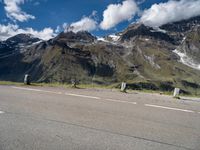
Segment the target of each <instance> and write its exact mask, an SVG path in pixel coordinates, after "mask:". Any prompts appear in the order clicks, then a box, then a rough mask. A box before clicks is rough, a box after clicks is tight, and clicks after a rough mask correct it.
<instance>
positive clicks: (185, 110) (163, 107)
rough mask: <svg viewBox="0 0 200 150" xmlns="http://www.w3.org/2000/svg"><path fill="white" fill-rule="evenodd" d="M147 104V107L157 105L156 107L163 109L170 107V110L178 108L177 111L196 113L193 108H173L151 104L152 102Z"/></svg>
mask: <svg viewBox="0 0 200 150" xmlns="http://www.w3.org/2000/svg"><path fill="white" fill-rule="evenodd" d="M145 106H147V107H155V108H162V109H168V110H176V111H182V112H188V113H194V111H192V110H187V109H180V108H173V107H166V106H159V105H151V104H145Z"/></svg>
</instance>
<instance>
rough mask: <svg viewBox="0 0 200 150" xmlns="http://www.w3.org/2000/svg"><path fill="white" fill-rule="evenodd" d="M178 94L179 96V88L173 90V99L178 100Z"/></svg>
mask: <svg viewBox="0 0 200 150" xmlns="http://www.w3.org/2000/svg"><path fill="white" fill-rule="evenodd" d="M179 94H180V89H179V88H175V89H174V94H173V97H174V98H180V97H179Z"/></svg>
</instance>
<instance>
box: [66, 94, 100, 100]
mask: <svg viewBox="0 0 200 150" xmlns="http://www.w3.org/2000/svg"><path fill="white" fill-rule="evenodd" d="M65 95H67V96H76V97H83V98H92V99H101V98H100V97H94V96H88V95H80V94H72V93H65Z"/></svg>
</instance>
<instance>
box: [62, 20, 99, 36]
mask: <svg viewBox="0 0 200 150" xmlns="http://www.w3.org/2000/svg"><path fill="white" fill-rule="evenodd" d="M63 28H64V31H65V32H68V31H73V32H75V33H76V32H79V31H88V32H90V31H93V30H95V29H96V28H97V22H96V21H95V20H94V19H92V18H91V17H83V18H82V19H81V20H80V21H77V22H73V23H71V24H70V25H68V24H67V23H64V24H63Z"/></svg>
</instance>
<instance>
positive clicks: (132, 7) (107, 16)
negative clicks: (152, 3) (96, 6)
mask: <svg viewBox="0 0 200 150" xmlns="http://www.w3.org/2000/svg"><path fill="white" fill-rule="evenodd" d="M138 11H139V8H138V6H137V3H136V2H135V1H134V0H125V1H123V2H122V4H110V5H108V7H107V9H106V10H104V12H103V21H102V22H101V23H100V28H101V29H103V30H108V29H110V28H113V27H115V26H116V25H117V24H119V23H121V22H123V21H126V20H131V19H132V18H133V17H134V16H135V14H136V13H137V12H138Z"/></svg>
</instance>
